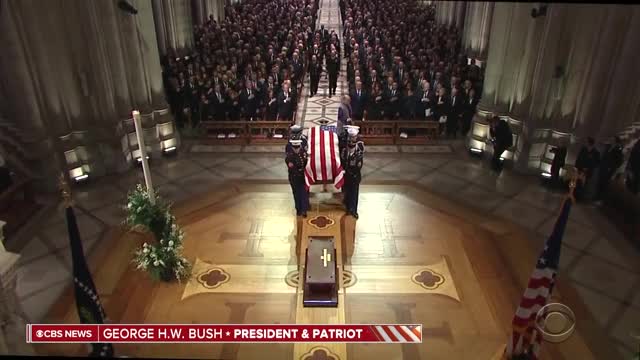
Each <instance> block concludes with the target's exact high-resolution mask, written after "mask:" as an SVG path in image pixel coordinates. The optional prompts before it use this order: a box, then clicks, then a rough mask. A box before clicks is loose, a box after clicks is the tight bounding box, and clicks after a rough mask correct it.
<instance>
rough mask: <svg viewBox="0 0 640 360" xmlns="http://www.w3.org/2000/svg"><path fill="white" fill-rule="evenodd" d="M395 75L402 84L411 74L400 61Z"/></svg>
mask: <svg viewBox="0 0 640 360" xmlns="http://www.w3.org/2000/svg"><path fill="white" fill-rule="evenodd" d="M395 75H396V79H397V80H398V83H400V84H402V83H404V80H405V79H406V78H407V76H409V74H408V73H407V69H406V68H405V67H404V62H402V61H400V62H399V63H398V67H397V69H396V71H395Z"/></svg>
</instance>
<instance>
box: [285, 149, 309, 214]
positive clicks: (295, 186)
mask: <svg viewBox="0 0 640 360" xmlns="http://www.w3.org/2000/svg"><path fill="white" fill-rule="evenodd" d="M289 144H291V151H290V152H289V151H287V154H286V156H285V163H286V164H287V168H288V170H289V184H291V191H292V192H293V200H294V202H295V206H296V215H297V216H302V217H305V218H306V217H307V210H308V208H309V193H308V192H307V189H306V187H305V182H304V169H305V167H306V166H307V159H308V155H307V151H306V149H303V147H302V140H301V139H291V140H289Z"/></svg>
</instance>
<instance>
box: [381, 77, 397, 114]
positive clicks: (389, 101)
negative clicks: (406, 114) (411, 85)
mask: <svg viewBox="0 0 640 360" xmlns="http://www.w3.org/2000/svg"><path fill="white" fill-rule="evenodd" d="M382 97H383V98H384V103H385V110H384V113H385V117H388V118H389V119H391V120H395V119H397V118H398V116H400V103H401V101H400V97H401V94H400V90H398V83H397V82H395V81H393V82H392V83H391V84H390V86H387V88H386V89H385V90H384V92H383V93H382Z"/></svg>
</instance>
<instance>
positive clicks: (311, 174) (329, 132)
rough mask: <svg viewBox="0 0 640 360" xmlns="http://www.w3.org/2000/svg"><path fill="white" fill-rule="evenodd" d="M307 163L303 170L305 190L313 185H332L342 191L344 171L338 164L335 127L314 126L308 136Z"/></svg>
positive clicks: (338, 155)
mask: <svg viewBox="0 0 640 360" xmlns="http://www.w3.org/2000/svg"><path fill="white" fill-rule="evenodd" d="M308 143H309V147H308V150H307V151H308V153H309V161H308V162H307V167H306V169H305V184H306V186H307V190H310V189H311V186H312V185H314V184H333V187H334V189H335V190H340V189H342V184H343V183H344V170H343V169H342V164H340V154H339V152H340V150H339V148H338V135H337V133H336V127H335V126H326V125H323V126H316V127H312V128H311V129H309V134H308Z"/></svg>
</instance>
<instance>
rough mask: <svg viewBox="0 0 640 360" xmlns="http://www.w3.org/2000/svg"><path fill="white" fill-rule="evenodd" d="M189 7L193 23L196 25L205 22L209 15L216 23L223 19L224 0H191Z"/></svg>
mask: <svg viewBox="0 0 640 360" xmlns="http://www.w3.org/2000/svg"><path fill="white" fill-rule="evenodd" d="M191 6H192V8H193V22H194V23H196V24H198V25H200V24H204V23H205V22H207V20H209V16H210V15H213V19H214V20H216V21H221V20H223V19H224V0H191Z"/></svg>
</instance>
